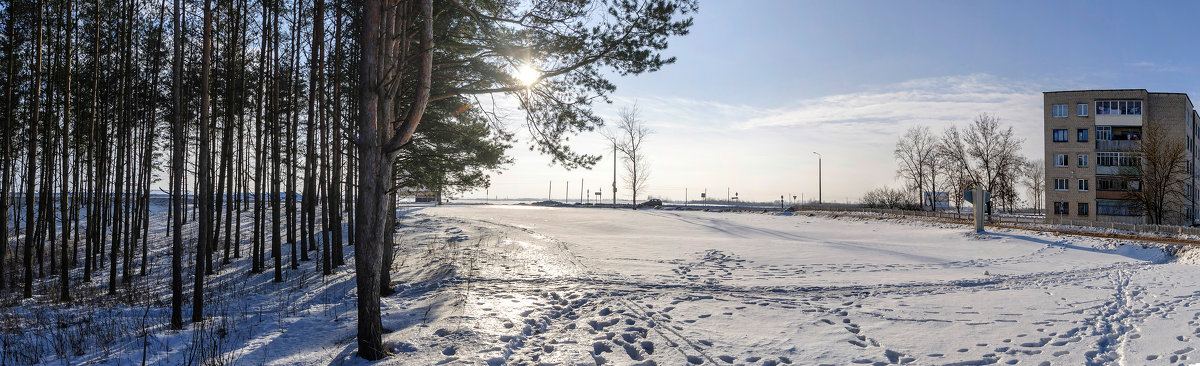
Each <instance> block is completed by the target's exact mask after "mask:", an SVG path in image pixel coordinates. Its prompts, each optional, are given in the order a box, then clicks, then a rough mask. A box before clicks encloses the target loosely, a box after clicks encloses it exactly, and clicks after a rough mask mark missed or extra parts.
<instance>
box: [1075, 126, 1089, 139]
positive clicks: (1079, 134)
mask: <svg viewBox="0 0 1200 366" xmlns="http://www.w3.org/2000/svg"><path fill="white" fill-rule="evenodd" d="M1087 140H1088V129H1086V128H1080V129H1079V130H1078V131H1075V141H1079V142H1087Z"/></svg>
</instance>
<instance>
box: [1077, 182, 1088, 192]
mask: <svg viewBox="0 0 1200 366" xmlns="http://www.w3.org/2000/svg"><path fill="white" fill-rule="evenodd" d="M1087 190H1088V180H1087V179H1080V180H1079V191H1080V192H1087Z"/></svg>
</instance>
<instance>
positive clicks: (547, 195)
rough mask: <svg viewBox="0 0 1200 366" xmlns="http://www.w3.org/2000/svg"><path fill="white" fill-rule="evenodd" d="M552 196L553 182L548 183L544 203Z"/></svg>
mask: <svg viewBox="0 0 1200 366" xmlns="http://www.w3.org/2000/svg"><path fill="white" fill-rule="evenodd" d="M553 194H554V181H553V180H552V181H550V188H547V189H546V201H549V200H550V196H551V195H553Z"/></svg>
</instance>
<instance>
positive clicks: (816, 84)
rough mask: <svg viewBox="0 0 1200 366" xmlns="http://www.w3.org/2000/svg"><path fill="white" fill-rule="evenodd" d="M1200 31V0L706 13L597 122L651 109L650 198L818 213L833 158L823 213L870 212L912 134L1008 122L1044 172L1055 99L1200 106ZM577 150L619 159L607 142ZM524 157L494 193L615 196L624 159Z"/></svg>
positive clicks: (779, 5)
mask: <svg viewBox="0 0 1200 366" xmlns="http://www.w3.org/2000/svg"><path fill="white" fill-rule="evenodd" d="M1197 17H1200V2H1189V1H1179V2H1112V1H1105V2H1099V1H1088V2H1082V1H1072V2H1065V1H1064V2H1038V1H913V2H907V1H905V2H901V1H820V2H818V1H702V2H701V4H700V12H699V14H697V15H696V19H695V26H694V27H693V28H692V32H691V34H690V35H688V36H685V37H682V38H677V39H673V40H672V41H671V44H670V49H669V50H668V51H667V53H668V54H669V55H673V56H676V57H678V62H677V63H676V64H674V65H670V66H668V67H667V68H665V69H663V70H662V71H659V72H656V73H652V74H646V75H640V76H635V77H625V78H617V79H615V80H614V81H615V82H616V84H617V85H618V90H617V92H616V94H615V95H614V96H613V99H614V104H613V105H610V106H599V107H598V108H597V110H598V111H599V112H600V113H601V115H603V116H606V117H611V116H615V111H616V108H617V107H622V106H628V105H632V104H633V103H637V105H638V106H639V108H641V110H642V117H643V118H644V120H645V121H646V123H647V124H648V125H649V126H651V127H652V128H653V129H654V130H655V132H656V134H654V135H651V137H650V141H651V144H652V147H651V149H650V151H649V152H648V156H649V158H650V160H651V163H652V167H653V171H652V175H651V178H650V182H649V184H650V189H649V193H650V194H652V195H657V196H666V197H668V198H671V199H682V198H683V197H684V189H685V188H686V189H687V190H688V192H689V196H690V198H692V199H695V198H696V197H697V196H698V195H697V194H696V193H695V192H697V191H699V190H702V189H704V188H706V187H707V188H708V191H709V192H710V193H713V192H715V191H720V192H721V196H723V195H724V191H725V189H726V187H729V188H730V189H732V190H735V191H738V192H739V193H740V194H741V196H743V197H745V198H746V199H752V200H771V199H778V197H779V195H781V194H784V195H797V196H799V195H801V194H804V195H805V196H806V197H810V196H813V195H816V194H817V182H816V170H817V167H816V165H817V162H816V155H813V154H812V152H813V151H820V152H822V155H823V156H824V157H825V159H824V179H825V181H824V196H825V199H826V200H827V201H829V200H837V201H843V200H846V199H849V200H855V199H857V198H858V197H860V196H861V195H862V193H863V192H864V191H866V190H868V189H871V188H874V187H879V186H883V185H892V186H895V185H898V184H899V183H898V182H896V181H895V163H894V159H893V158H892V148H893V147H894V144H895V140H896V138H897V137H898V136H899V134H901V133H902V132H903V131H904V130H905V129H906V128H908V127H910V126H913V125H928V126H930V127H931V128H933V129H934V130H935V131H941V130H942V129H944V128H945V127H947V126H950V125H952V124H963V123H967V122H969V121H970V120H971V119H972V118H973V117H974V116H976V115H978V114H979V113H984V112H987V113H992V114H996V115H998V116H999V117H1000V118H1001V121H1002V122H1003V123H1006V124H1008V125H1011V126H1013V127H1014V128H1015V129H1016V131H1017V133H1018V135H1020V136H1021V137H1024V138H1026V143H1025V151H1024V152H1025V153H1026V156H1029V157H1032V158H1040V155H1041V154H1040V152H1041V149H1042V142H1041V140H1040V138H1041V137H1040V131H1041V124H1042V120H1041V108H1042V106H1041V92H1043V91H1050V90H1070V89H1119V88H1144V89H1148V90H1151V91H1163V92H1183V93H1188V94H1189V95H1191V96H1192V97H1193V98H1197V97H1198V96H1200V69H1197V67H1198V64H1197V61H1198V60H1200V44H1198V43H1197V41H1200V27H1198V26H1196V19H1197ZM1193 101H1194V102H1200V99H1194V100H1193ZM513 123H514V125H516V124H519V121H514V122H513ZM572 141H573V142H574V143H575V146H576V147H577V148H579V149H582V150H584V151H593V152H595V153H601V152H604V151H607V150H608V149H607V148H605V146H606V145H605V143H604V142H603V140H602V139H601V138H600V137H599V135H598V134H587V135H582V136H579V137H577V138H575V139H572ZM524 145H525V144H524V143H521V144H518V147H517V148H515V149H514V150H513V151H512V154H513V155H514V157H516V159H517V162H516V163H515V164H513V165H511V166H509V167H508V169H507V170H506V171H505V172H504V173H503V174H501V175H499V176H497V177H495V178H493V183H494V184H493V187H492V189H490V190H489V193H491V195H492V196H499V197H501V198H503V197H533V198H541V197H545V196H546V195H547V188H548V187H547V185H548V182H549V181H551V180H553V181H554V182H555V184H554V193H553V197H555V199H559V200H561V199H563V197H564V196H565V195H567V194H568V193H567V192H565V191H564V188H565V186H566V181H567V180H570V181H572V182H573V183H571V191H570V193H569V195H570V196H571V197H574V198H573V199H575V200H577V199H578V197H579V192H578V187H579V186H578V184H579V183H578V182H579V180H580V179H584V185H585V188H590V189H593V190H594V189H596V188H599V187H600V186H601V185H602V184H604V185H611V181H612V160H611V158H606V159H605V160H603V161H602V162H601V163H600V166H599V167H597V168H596V169H593V170H591V171H587V170H583V171H566V170H564V169H561V168H559V167H557V166H549V165H548V164H547V163H548V162H549V159H548V158H546V157H544V156H539V155H537V154H536V153H532V152H528V151H526V149H525V148H524ZM627 193H628V192H624V190H622V192H621V194H619V196H621V197H627ZM482 195H483V192H482V191H481V192H477V193H469V194H467V195H466V196H468V197H472V196H482ZM605 197H606V198H607V197H609V192H605Z"/></svg>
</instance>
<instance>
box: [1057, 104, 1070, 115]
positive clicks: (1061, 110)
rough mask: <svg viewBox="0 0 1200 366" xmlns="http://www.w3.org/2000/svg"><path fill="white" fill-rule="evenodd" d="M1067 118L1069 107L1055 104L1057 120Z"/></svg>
mask: <svg viewBox="0 0 1200 366" xmlns="http://www.w3.org/2000/svg"><path fill="white" fill-rule="evenodd" d="M1066 116H1067V105H1066V104H1055V105H1054V117H1055V118H1063V117H1066Z"/></svg>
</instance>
